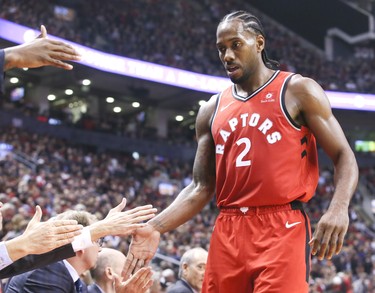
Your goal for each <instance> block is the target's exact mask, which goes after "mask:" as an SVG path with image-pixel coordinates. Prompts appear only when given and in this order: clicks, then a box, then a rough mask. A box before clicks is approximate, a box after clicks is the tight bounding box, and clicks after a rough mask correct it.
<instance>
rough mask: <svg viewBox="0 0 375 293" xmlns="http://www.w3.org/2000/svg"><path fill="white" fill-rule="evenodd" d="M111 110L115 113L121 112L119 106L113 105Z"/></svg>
mask: <svg viewBox="0 0 375 293" xmlns="http://www.w3.org/2000/svg"><path fill="white" fill-rule="evenodd" d="M113 112H115V113H120V112H121V107H114V108H113Z"/></svg>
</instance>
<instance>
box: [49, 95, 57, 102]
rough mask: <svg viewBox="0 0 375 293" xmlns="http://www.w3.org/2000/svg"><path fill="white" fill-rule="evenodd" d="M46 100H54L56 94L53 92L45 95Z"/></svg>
mask: <svg viewBox="0 0 375 293" xmlns="http://www.w3.org/2000/svg"><path fill="white" fill-rule="evenodd" d="M47 100H48V101H54V100H56V96H55V95H53V94H50V95H48V96H47Z"/></svg>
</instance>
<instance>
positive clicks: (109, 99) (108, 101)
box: [105, 97, 115, 104]
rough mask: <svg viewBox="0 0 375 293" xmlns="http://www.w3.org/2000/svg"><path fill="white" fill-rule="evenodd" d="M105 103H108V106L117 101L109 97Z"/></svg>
mask: <svg viewBox="0 0 375 293" xmlns="http://www.w3.org/2000/svg"><path fill="white" fill-rule="evenodd" d="M105 101H106V102H107V103H108V104H112V103H113V102H114V101H115V99H114V98H112V97H107V98H106V99H105Z"/></svg>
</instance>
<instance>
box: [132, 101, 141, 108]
mask: <svg viewBox="0 0 375 293" xmlns="http://www.w3.org/2000/svg"><path fill="white" fill-rule="evenodd" d="M132 106H133V108H139V107H140V106H141V104H140V103H138V102H133V103H132Z"/></svg>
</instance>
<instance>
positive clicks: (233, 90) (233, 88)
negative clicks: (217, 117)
mask: <svg viewBox="0 0 375 293" xmlns="http://www.w3.org/2000/svg"><path fill="white" fill-rule="evenodd" d="M279 73H280V70H277V71H275V72H274V73H273V74H272V76H271V77H270V79H269V80H268V81H267V82H266V83H265V84H263V85H262V86H261V87H259V88H258V89H257V90H256V91H255V92H253V93H251V94H250V95H248V96H247V97H241V96H240V95H238V94H237V91H236V87H235V86H234V85H233V86H232V94H233V97H234V98H235V99H237V100H240V101H243V102H245V101H247V100H249V99H251V98H252V97H254V96H255V95H256V94H258V93H259V92H260V91H262V90H263V89H264V88H265V87H266V86H268V85H269V84H270V83H271V82H272V81H273V80H274V79H275V78H276V77H277V76H278V75H279Z"/></svg>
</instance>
